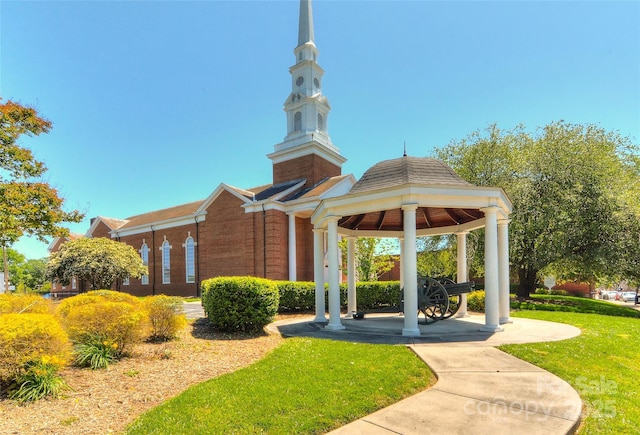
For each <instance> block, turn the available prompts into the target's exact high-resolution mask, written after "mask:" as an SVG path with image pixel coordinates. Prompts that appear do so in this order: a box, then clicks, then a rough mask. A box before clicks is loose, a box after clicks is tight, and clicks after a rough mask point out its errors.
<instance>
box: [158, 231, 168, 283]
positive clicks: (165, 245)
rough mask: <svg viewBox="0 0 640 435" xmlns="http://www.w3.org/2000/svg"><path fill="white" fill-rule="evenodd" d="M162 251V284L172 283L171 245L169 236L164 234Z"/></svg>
mask: <svg viewBox="0 0 640 435" xmlns="http://www.w3.org/2000/svg"><path fill="white" fill-rule="evenodd" d="M160 252H161V253H162V284H171V245H170V244H169V241H168V240H167V236H164V242H162V246H160Z"/></svg>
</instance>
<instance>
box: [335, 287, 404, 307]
mask: <svg viewBox="0 0 640 435" xmlns="http://www.w3.org/2000/svg"><path fill="white" fill-rule="evenodd" d="M347 290H348V285H347V284H346V283H342V284H340V305H341V306H343V307H346V306H347ZM356 295H357V299H358V310H376V309H381V308H388V307H397V306H398V305H399V303H400V281H375V282H357V283H356Z"/></svg>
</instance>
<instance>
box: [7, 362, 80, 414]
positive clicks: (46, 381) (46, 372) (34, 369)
mask: <svg viewBox="0 0 640 435" xmlns="http://www.w3.org/2000/svg"><path fill="white" fill-rule="evenodd" d="M62 365H63V362H62V361H60V360H59V359H57V358H56V357H49V356H43V357H42V358H40V359H37V360H35V361H28V362H27V363H25V365H24V367H23V371H22V373H20V374H19V375H18V376H17V378H16V379H15V381H14V383H13V385H12V387H10V389H9V398H10V399H12V400H15V401H17V402H20V403H25V402H34V401H36V400H40V399H42V398H44V397H54V398H55V397H59V396H60V395H61V394H62V393H63V392H64V391H66V390H68V389H69V386H68V385H67V383H66V382H65V380H64V379H63V378H62V376H60V375H59V374H58V370H59V369H60V368H61V367H62Z"/></svg>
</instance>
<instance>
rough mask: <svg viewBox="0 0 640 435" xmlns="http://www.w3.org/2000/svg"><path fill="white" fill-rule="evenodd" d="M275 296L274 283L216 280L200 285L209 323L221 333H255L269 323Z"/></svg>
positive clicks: (275, 303)
mask: <svg viewBox="0 0 640 435" xmlns="http://www.w3.org/2000/svg"><path fill="white" fill-rule="evenodd" d="M278 302H279V294H278V287H277V286H276V284H275V282H274V281H271V280H268V279H263V278H253V277H220V278H212V279H208V280H205V281H203V282H202V306H203V307H204V311H205V313H206V314H207V317H208V318H209V322H210V323H211V324H212V325H213V326H214V327H215V328H216V329H219V330H221V331H225V332H235V331H239V332H258V331H261V330H262V328H263V327H264V326H266V325H267V324H269V323H270V322H271V321H273V318H274V317H275V315H276V313H277V311H278Z"/></svg>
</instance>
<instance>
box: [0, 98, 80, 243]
mask: <svg viewBox="0 0 640 435" xmlns="http://www.w3.org/2000/svg"><path fill="white" fill-rule="evenodd" d="M50 129H51V122H50V121H48V120H46V119H44V118H41V117H39V116H38V113H37V111H36V110H35V109H34V108H31V107H25V106H22V105H20V104H18V103H15V102H13V101H7V102H6V103H2V102H1V101H0V245H2V246H11V245H12V244H13V243H15V242H16V241H17V240H18V239H19V238H20V237H21V236H23V235H24V234H28V235H32V236H35V237H37V238H38V239H40V240H42V241H44V238H45V236H65V235H67V233H68V230H67V229H66V228H64V227H62V226H61V224H62V223H64V222H80V220H82V218H83V215H82V214H81V213H80V212H79V211H77V210H74V211H72V212H66V211H64V210H63V209H62V206H63V203H64V199H63V198H61V197H60V196H59V194H58V192H57V191H56V189H54V188H52V187H51V186H49V184H47V183H45V182H43V181H41V177H42V176H43V174H44V173H45V172H46V170H47V168H46V166H45V165H44V163H43V162H40V161H38V160H36V159H35V157H34V156H33V153H32V152H31V151H30V150H29V149H27V148H24V147H22V146H20V145H19V144H18V140H19V138H20V137H21V136H23V135H27V136H38V135H40V134H42V133H48V132H49V130H50Z"/></svg>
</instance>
